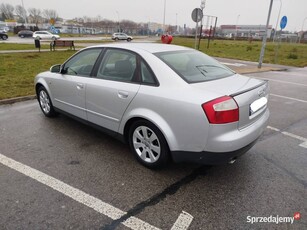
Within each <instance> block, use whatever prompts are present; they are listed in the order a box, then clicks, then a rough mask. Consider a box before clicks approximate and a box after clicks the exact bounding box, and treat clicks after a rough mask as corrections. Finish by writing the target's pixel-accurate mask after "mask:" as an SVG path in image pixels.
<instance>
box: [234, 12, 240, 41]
mask: <svg viewBox="0 0 307 230" xmlns="http://www.w3.org/2000/svg"><path fill="white" fill-rule="evenodd" d="M239 18H240V14H238V16H237V20H236V36H235V38H234V40H236V39H237V37H238V22H239Z"/></svg>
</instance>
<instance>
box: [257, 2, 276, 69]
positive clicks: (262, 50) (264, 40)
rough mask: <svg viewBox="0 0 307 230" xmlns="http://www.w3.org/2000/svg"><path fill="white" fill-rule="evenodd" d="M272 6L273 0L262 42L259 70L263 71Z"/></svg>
mask: <svg viewBox="0 0 307 230" xmlns="http://www.w3.org/2000/svg"><path fill="white" fill-rule="evenodd" d="M272 5H273V0H271V2H270V8H269V13H268V18H267V22H266V28H265V34H264V35H263V40H262V48H261V52H260V57H259V63H258V69H261V66H262V62H263V57H264V51H265V46H266V40H267V36H268V27H269V23H270V17H271V11H272Z"/></svg>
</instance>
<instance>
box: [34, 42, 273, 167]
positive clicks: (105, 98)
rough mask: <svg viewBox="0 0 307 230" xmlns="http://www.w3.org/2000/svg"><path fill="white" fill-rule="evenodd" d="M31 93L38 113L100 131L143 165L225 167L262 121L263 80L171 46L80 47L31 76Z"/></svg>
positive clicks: (256, 133)
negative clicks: (33, 90) (66, 118)
mask: <svg viewBox="0 0 307 230" xmlns="http://www.w3.org/2000/svg"><path fill="white" fill-rule="evenodd" d="M35 88H36V94H37V99H38V102H39V105H40V107H41V110H42V112H43V113H44V115H45V116H47V117H52V116H55V115H56V113H57V112H63V113H64V114H68V115H70V116H72V117H75V118H77V119H79V120H80V119H81V120H83V121H85V123H88V124H90V125H92V126H96V127H98V128H99V129H100V130H104V131H107V133H109V134H111V135H113V136H116V137H118V138H119V139H121V140H124V141H126V142H127V143H129V145H130V148H131V151H132V153H133V154H134V155H135V157H136V159H137V160H138V161H139V162H140V163H141V164H143V165H145V166H146V167H149V168H155V167H159V166H163V165H165V164H166V163H167V162H168V160H169V159H172V160H174V161H176V162H181V161H189V162H196V163H200V164H223V163H227V162H230V163H233V162H234V161H235V160H236V159H237V158H238V157H240V156H241V155H242V154H244V153H245V152H247V151H248V150H249V149H250V148H251V147H252V146H253V145H254V144H255V143H256V141H257V139H258V138H259V136H260V135H261V134H262V132H263V131H264V130H265V129H266V127H267V123H268V118H269V110H268V106H267V104H268V95H269V86H268V82H267V81H264V80H260V79H256V78H250V77H246V76H242V75H239V74H236V73H235V72H233V71H232V70H230V69H229V68H227V67H225V66H223V65H222V64H220V63H219V62H218V61H216V60H215V59H213V58H211V57H209V56H207V55H206V54H204V53H202V52H199V51H196V50H194V49H190V48H186V47H181V46H175V45H166V44H154V43H151V44H149V43H133V44H124V43H115V44H105V45H98V46H93V47H88V48H85V49H83V50H81V51H79V52H78V53H76V54H75V55H73V56H72V57H71V58H69V59H68V60H67V61H66V62H65V63H64V64H62V65H54V66H53V67H51V68H50V71H46V72H43V73H40V74H38V75H37V76H36V77H35Z"/></svg>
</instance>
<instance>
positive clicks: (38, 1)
mask: <svg viewBox="0 0 307 230" xmlns="http://www.w3.org/2000/svg"><path fill="white" fill-rule="evenodd" d="M164 1H165V0H131V1H129V0H96V1H93V0H88V1H82V0H23V2H24V6H25V8H26V9H28V8H31V7H34V8H39V9H41V10H43V9H54V10H56V11H57V12H58V14H59V16H60V17H62V18H64V19H71V18H74V17H83V16H88V17H96V16H98V15H99V16H100V17H102V18H106V19H111V20H114V21H117V20H118V18H119V19H120V20H123V19H128V20H133V21H136V22H149V21H150V22H158V23H163V12H164ZM281 1H282V8H281V13H280V18H281V17H282V16H283V15H286V16H287V17H288V24H287V27H286V28H285V29H286V30H290V31H299V30H301V27H302V24H303V20H304V18H306V17H307V0H274V1H273V8H272V15H271V20H270V25H272V26H273V28H275V25H276V22H277V17H278V12H279V9H280V5H281ZM21 2H22V0H0V3H10V4H12V5H13V6H16V5H21ZM200 2H201V0H166V19H165V23H166V24H172V25H175V24H176V18H177V23H178V25H180V26H183V25H184V24H187V25H188V26H194V25H195V24H194V23H193V21H192V19H191V12H192V10H193V9H194V8H196V7H200ZM269 5H270V0H207V1H206V7H205V10H204V14H206V15H213V16H217V17H218V25H225V24H233V25H235V24H236V22H237V21H238V25H247V24H249V25H260V24H261V25H265V24H266V20H267V15H268V9H269ZM205 21H206V20H205ZM205 24H207V22H205ZM209 24H210V22H209ZM278 28H279V26H278ZM304 29H305V30H307V20H306V21H305V24H304Z"/></svg>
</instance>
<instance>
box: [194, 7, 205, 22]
mask: <svg viewBox="0 0 307 230" xmlns="http://www.w3.org/2000/svg"><path fill="white" fill-rule="evenodd" d="M202 18H203V11H202V10H201V9H200V8H195V9H194V10H193V11H192V20H193V21H194V22H200V21H201V19H202Z"/></svg>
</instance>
